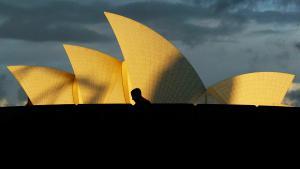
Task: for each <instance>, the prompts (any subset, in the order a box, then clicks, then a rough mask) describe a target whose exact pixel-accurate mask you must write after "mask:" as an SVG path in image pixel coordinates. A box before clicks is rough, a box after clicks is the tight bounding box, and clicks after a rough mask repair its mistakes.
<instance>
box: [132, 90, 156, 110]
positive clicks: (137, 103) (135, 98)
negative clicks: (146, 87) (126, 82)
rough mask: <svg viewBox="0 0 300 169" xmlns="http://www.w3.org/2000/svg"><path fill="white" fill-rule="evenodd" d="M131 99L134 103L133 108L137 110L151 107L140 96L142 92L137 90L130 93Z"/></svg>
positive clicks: (148, 102) (147, 101)
mask: <svg viewBox="0 0 300 169" xmlns="http://www.w3.org/2000/svg"><path fill="white" fill-rule="evenodd" d="M131 97H132V100H133V101H134V102H135V105H134V106H135V107H136V108H138V109H147V108H148V107H149V106H150V105H151V102H150V101H149V100H147V99H145V98H144V97H143V96H142V91H141V89H139V88H135V89H133V90H132V91H131Z"/></svg>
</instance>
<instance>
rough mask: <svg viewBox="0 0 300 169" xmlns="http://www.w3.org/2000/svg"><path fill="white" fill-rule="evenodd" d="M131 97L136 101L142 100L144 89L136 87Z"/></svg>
mask: <svg viewBox="0 0 300 169" xmlns="http://www.w3.org/2000/svg"><path fill="white" fill-rule="evenodd" d="M131 97H132V100H134V101H135V102H137V101H138V100H140V99H141V98H142V91H141V89H139V88H135V89H133V90H132V91H131Z"/></svg>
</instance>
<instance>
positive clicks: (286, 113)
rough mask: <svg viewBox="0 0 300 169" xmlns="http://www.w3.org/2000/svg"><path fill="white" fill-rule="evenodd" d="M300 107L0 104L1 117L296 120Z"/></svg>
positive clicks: (18, 118)
mask: <svg viewBox="0 0 300 169" xmlns="http://www.w3.org/2000/svg"><path fill="white" fill-rule="evenodd" d="M299 119H300V108H292V107H270V106H259V107H256V106H247V105H210V104H204V105H196V106H195V105H192V104H153V105H151V107H150V108H148V109H146V110H136V109H135V108H134V107H133V106H132V105H128V104H118V105H117V104H102V105H77V106H75V105H51V106H29V107H6V108H0V121H3V120H96V121H97V120H299Z"/></svg>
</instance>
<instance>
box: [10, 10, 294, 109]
mask: <svg viewBox="0 0 300 169" xmlns="http://www.w3.org/2000/svg"><path fill="white" fill-rule="evenodd" d="M105 15H106V17H107V19H108V21H109V23H110V25H111V27H112V29H113V31H114V33H115V35H116V38H117V41H118V43H119V46H120V48H121V51H122V54H123V57H124V60H123V61H120V60H117V59H115V58H114V57H112V56H109V55H108V54H105V53H103V52H100V51H95V50H92V49H87V48H84V47H79V46H73V45H64V48H65V51H66V54H67V55H68V57H69V60H70V63H71V65H72V68H73V72H74V74H72V73H68V72H64V71H60V70H57V69H53V68H48V67H38V66H8V69H9V70H10V72H11V73H12V74H13V75H14V77H15V78H16V79H17V81H18V82H19V84H20V85H21V87H22V88H23V90H24V91H25V93H26V94H27V96H28V98H29V99H30V100H31V102H32V104H33V105H53V104H113V103H118V104H119V103H120V104H126V103H132V100H131V96H130V91H131V90H132V89H134V88H140V89H141V90H142V93H143V96H144V97H145V98H147V99H149V100H150V101H151V102H152V103H192V104H199V103H200V104H205V103H220V104H238V105H270V106H285V105H284V104H283V99H284V97H285V95H286V93H287V91H288V89H289V88H290V86H291V84H292V82H293V79H294V75H291V74H287V73H279V72H254V73H248V74H243V75H238V76H235V77H232V78H229V79H227V80H224V81H222V82H219V83H217V84H216V85H213V86H211V87H208V88H206V87H205V86H204V85H203V83H202V81H201V78H200V77H199V75H198V74H197V72H196V71H195V70H194V68H193V67H192V65H191V64H190V63H189V62H188V61H187V59H186V58H185V57H184V56H183V54H182V53H181V52H180V51H179V50H178V49H177V48H176V47H175V46H174V45H173V44H172V43H171V42H169V41H168V40H166V39H165V38H164V37H162V36H161V35H159V34H158V33H156V32H155V31H153V30H151V29H150V28H148V27H147V26H145V25H142V24H141V23H138V22H136V21H134V20H132V19H129V18H126V17H123V16H120V15H117V14H113V13H107V12H106V13H105Z"/></svg>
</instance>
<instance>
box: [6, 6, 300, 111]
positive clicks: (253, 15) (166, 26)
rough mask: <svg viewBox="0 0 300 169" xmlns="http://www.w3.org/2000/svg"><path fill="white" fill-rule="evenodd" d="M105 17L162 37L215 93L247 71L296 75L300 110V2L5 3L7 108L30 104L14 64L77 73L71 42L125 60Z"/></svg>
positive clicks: (294, 95) (291, 98) (292, 98)
mask: <svg viewBox="0 0 300 169" xmlns="http://www.w3.org/2000/svg"><path fill="white" fill-rule="evenodd" d="M104 11H109V12H114V13H118V14H121V15H124V16H127V17H129V18H132V19H135V20H137V21H139V22H141V23H143V24H145V25H148V26H149V27H150V28H152V29H154V30H155V31H157V32H159V33H161V34H162V35H163V36H164V37H165V38H167V39H168V40H170V41H171V42H173V43H174V44H175V45H176V47H178V48H179V49H180V50H181V51H182V53H183V54H184V55H185V57H186V58H187V59H188V60H189V61H190V63H191V64H192V65H193V66H194V68H195V69H196V71H197V72H198V74H199V76H200V77H201V79H202V80H203V82H204V83H205V85H206V86H207V87H208V86H210V85H213V84H215V83H217V82H219V81H221V80H223V79H227V78H229V77H231V76H235V75H238V74H242V73H247V72H255V71H279V72H287V73H292V74H295V75H296V76H297V77H296V80H295V85H294V88H293V89H292V90H291V92H290V94H289V95H288V96H287V101H288V102H290V103H292V104H295V105H298V106H300V87H299V85H297V83H300V38H299V37H300V36H299V35H300V29H299V28H300V27H299V24H300V1H298V0H255V1H254V0H156V1H155V0H124V1H117V0H85V1H79V0H41V1H37V0H26V1H19V0H0V106H1V104H7V103H8V104H9V105H20V104H22V102H23V101H24V100H25V95H24V93H23V92H22V90H21V89H20V87H19V85H18V83H17V82H16V80H15V79H14V78H13V76H12V75H11V74H10V73H8V71H7V70H6V68H5V67H6V66H7V65H41V66H50V67H55V68H59V69H62V70H67V71H69V72H71V71H72V70H71V66H70V63H69V61H68V59H67V56H66V54H65V52H64V49H63V46H62V44H63V43H67V44H76V45H80V46H85V47H89V48H94V49H97V50H101V51H103V52H106V53H108V54H110V55H112V56H115V57H117V58H118V59H122V55H121V52H120V49H119V45H118V43H117V41H116V39H115V36H114V34H113V33H112V30H111V28H110V26H109V24H108V22H107V21H106V19H105V17H104V14H103V12H104Z"/></svg>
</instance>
